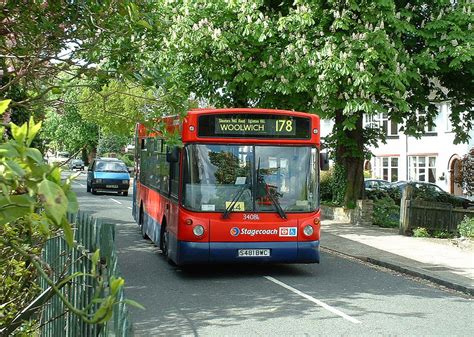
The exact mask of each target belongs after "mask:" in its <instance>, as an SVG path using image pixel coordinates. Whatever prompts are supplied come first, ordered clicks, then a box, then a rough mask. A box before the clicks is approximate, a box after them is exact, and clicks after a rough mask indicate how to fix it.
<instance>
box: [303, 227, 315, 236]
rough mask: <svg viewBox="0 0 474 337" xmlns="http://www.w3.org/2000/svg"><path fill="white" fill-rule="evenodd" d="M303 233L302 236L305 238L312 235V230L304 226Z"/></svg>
mask: <svg viewBox="0 0 474 337" xmlns="http://www.w3.org/2000/svg"><path fill="white" fill-rule="evenodd" d="M303 233H304V235H306V236H311V235H313V233H314V229H313V227H312V226H311V225H306V226H305V227H304V228H303Z"/></svg>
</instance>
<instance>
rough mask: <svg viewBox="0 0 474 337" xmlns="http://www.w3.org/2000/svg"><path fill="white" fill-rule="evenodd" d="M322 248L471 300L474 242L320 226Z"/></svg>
mask: <svg viewBox="0 0 474 337" xmlns="http://www.w3.org/2000/svg"><path fill="white" fill-rule="evenodd" d="M321 228H322V234H321V247H322V248H323V249H326V250H328V251H334V252H337V253H340V254H343V255H347V256H351V257H354V258H357V259H360V260H363V261H366V262H369V263H372V264H376V265H380V266H383V267H386V268H389V269H392V270H395V271H398V272H402V273H405V274H409V275H412V276H416V277H420V278H423V279H427V280H429V281H432V282H434V283H437V284H440V285H442V286H445V287H447V288H451V289H454V290H457V291H461V292H464V293H467V294H469V295H471V296H474V242H473V241H472V240H466V239H465V240H462V239H434V238H416V237H408V236H403V235H399V234H398V228H395V229H394V228H381V227H378V226H360V225H353V224H350V223H341V222H337V221H333V220H324V221H323V222H322V226H321Z"/></svg>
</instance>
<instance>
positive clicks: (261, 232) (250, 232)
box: [230, 227, 278, 236]
mask: <svg viewBox="0 0 474 337" xmlns="http://www.w3.org/2000/svg"><path fill="white" fill-rule="evenodd" d="M276 234H278V230H277V229H247V228H242V229H240V228H238V227H232V228H231V229H230V235H232V236H239V235H249V236H254V235H276Z"/></svg>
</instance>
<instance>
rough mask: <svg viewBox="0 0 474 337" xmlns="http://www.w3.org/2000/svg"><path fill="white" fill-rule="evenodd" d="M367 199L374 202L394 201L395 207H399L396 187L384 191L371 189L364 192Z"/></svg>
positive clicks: (399, 197) (398, 191)
mask: <svg viewBox="0 0 474 337" xmlns="http://www.w3.org/2000/svg"><path fill="white" fill-rule="evenodd" d="M365 193H366V196H367V198H368V199H370V200H373V201H376V200H378V199H383V198H390V199H392V200H393V201H394V203H395V205H400V200H401V194H400V190H399V189H398V188H397V187H390V188H384V189H373V190H369V191H366V192H365Z"/></svg>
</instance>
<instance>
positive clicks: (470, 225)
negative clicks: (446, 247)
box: [458, 215, 474, 238]
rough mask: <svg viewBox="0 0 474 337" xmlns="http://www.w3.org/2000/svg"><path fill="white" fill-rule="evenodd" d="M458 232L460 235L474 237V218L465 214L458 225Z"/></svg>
mask: <svg viewBox="0 0 474 337" xmlns="http://www.w3.org/2000/svg"><path fill="white" fill-rule="evenodd" d="M458 232H459V235H460V236H464V237H466V238H474V218H470V217H468V216H467V215H466V216H464V219H463V220H462V221H461V222H460V223H459V225H458Z"/></svg>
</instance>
